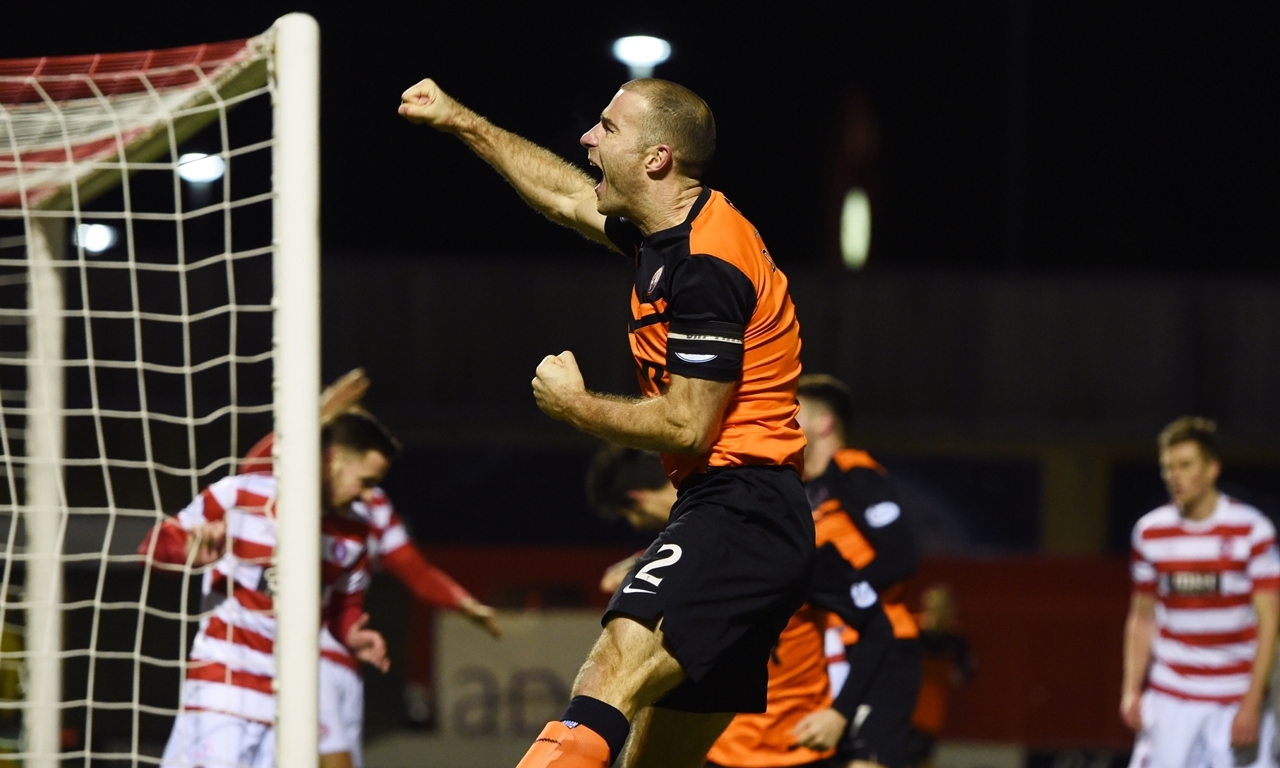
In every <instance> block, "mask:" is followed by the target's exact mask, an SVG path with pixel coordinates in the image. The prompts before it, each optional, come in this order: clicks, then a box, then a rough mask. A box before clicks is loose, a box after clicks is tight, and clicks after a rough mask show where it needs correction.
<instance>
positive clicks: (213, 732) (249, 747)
mask: <svg viewBox="0 0 1280 768" xmlns="http://www.w3.org/2000/svg"><path fill="white" fill-rule="evenodd" d="M268 727H269V726H266V724H264V723H257V722H254V721H252V720H245V719H243V718H239V717H235V716H233V715H226V714H222V713H221V712H205V711H200V710H187V711H183V712H179V713H178V716H177V718H175V719H174V722H173V729H172V730H171V731H170V732H169V741H168V743H167V744H166V745H165V749H164V757H163V759H162V761H161V766H163V768H195V766H201V767H202V768H204V767H207V768H240V767H241V766H244V765H251V764H253V759H254V756H255V754H256V752H257V748H258V746H259V742H260V741H261V739H262V737H263V731H264V728H268ZM272 744H273V745H274V740H273V741H272Z"/></svg>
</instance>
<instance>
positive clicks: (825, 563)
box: [809, 541, 884, 632]
mask: <svg viewBox="0 0 1280 768" xmlns="http://www.w3.org/2000/svg"><path fill="white" fill-rule="evenodd" d="M809 601H810V602H812V603H813V604H814V605H817V606H819V607H821V608H825V609H826V610H828V611H831V612H832V613H834V614H836V615H837V616H839V617H840V619H841V620H842V621H844V623H845V624H847V625H848V626H849V627H850V628H851V629H855V630H857V631H858V632H861V631H862V630H863V628H864V627H866V626H867V625H868V624H870V623H871V622H872V621H874V620H875V619H876V616H877V614H878V615H880V616H883V615H884V609H883V608H882V607H881V605H880V595H879V594H878V593H877V592H876V590H875V587H872V586H871V585H870V584H868V583H867V582H866V581H865V580H862V579H860V578H859V576H858V572H857V570H855V569H854V567H853V565H852V564H850V563H849V561H848V560H846V559H845V558H844V556H843V555H841V554H840V550H838V549H836V546H835V544H833V543H832V542H830V541H828V542H827V543H825V544H823V545H821V546H820V547H818V551H817V553H816V554H815V555H814V559H813V581H812V582H811V586H810V591H809Z"/></svg>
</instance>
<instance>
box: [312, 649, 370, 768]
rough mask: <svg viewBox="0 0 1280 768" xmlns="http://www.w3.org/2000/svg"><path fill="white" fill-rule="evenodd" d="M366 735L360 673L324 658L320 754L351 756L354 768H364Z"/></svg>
mask: <svg viewBox="0 0 1280 768" xmlns="http://www.w3.org/2000/svg"><path fill="white" fill-rule="evenodd" d="M363 734H364V681H363V680H361V679H360V673H358V672H356V671H355V670H353V669H351V668H350V667H347V666H344V665H342V664H339V663H337V662H335V661H330V660H329V659H326V658H324V657H323V656H321V657H320V754H322V755H332V754H335V753H337V752H349V753H350V754H351V764H352V765H353V766H355V768H362V767H363V765H364V755H363V752H362V751H361V748H360V744H361V740H362V737H363Z"/></svg>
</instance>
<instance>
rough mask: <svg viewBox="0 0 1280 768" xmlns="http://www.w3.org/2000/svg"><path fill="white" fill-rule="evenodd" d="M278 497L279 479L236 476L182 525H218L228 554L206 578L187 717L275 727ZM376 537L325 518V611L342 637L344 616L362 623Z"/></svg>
mask: <svg viewBox="0 0 1280 768" xmlns="http://www.w3.org/2000/svg"><path fill="white" fill-rule="evenodd" d="M275 492H276V480H275V478H274V477H272V476H271V475H266V474H250V475H234V476H231V477H227V478H224V479H223V480H219V481H218V482H216V483H214V484H212V485H210V486H209V487H208V488H206V489H205V490H204V491H202V492H201V493H200V495H199V496H198V497H196V499H195V501H193V502H191V504H189V505H188V506H187V507H186V508H185V509H183V510H182V511H181V512H179V513H178V515H177V517H176V521H177V523H178V525H180V526H182V528H184V529H186V530H188V531H190V530H193V529H195V528H197V527H199V526H201V525H204V524H205V523H208V522H213V521H217V520H223V521H225V522H226V526H227V547H226V553H225V554H224V555H223V556H222V558H221V559H220V560H219V561H218V562H217V563H215V564H214V566H213V567H212V568H211V569H210V570H208V571H206V572H205V581H204V594H205V599H206V601H207V603H206V607H208V605H211V604H212V605H213V608H212V611H211V612H210V613H209V614H208V615H207V616H205V617H204V618H203V619H201V621H200V631H199V632H198V633H197V635H196V639H195V642H194V644H193V645H192V648H191V654H190V657H189V661H188V664H187V676H186V684H185V685H184V687H183V692H184V701H183V706H184V707H185V708H186V709H200V710H212V711H217V712H225V713H227V714H232V715H236V716H238V717H243V718H246V719H250V720H259V721H262V722H268V723H270V722H273V721H274V719H275V695H274V693H273V680H274V677H275V658H274V656H273V654H274V650H275V636H276V617H275V608H274V603H273V600H272V594H273V592H274V581H275V579H274V575H275V574H274V569H273V568H272V567H271V558H272V556H273V555H274V553H275V544H276V527H275ZM368 536H369V526H368V523H366V522H365V521H364V520H363V519H362V518H359V517H357V516H355V515H347V516H343V517H339V516H334V515H324V516H323V517H322V518H321V568H320V572H321V581H322V584H323V590H324V591H323V594H322V605H323V606H324V610H325V617H326V619H330V620H331V622H333V623H338V624H340V625H343V626H339V627H335V629H334V635H336V636H338V637H341V636H342V635H343V634H344V630H345V629H346V628H347V627H348V626H349V623H348V622H347V621H346V620H345V619H339V618H338V617H339V615H340V614H350V613H351V609H353V608H354V609H355V610H356V611H357V615H358V607H359V605H360V604H361V602H362V601H363V594H364V590H365V589H366V588H367V587H368V584H369V554H368V549H367V547H366V543H365V542H366V540H367V539H368ZM322 645H323V643H322ZM339 647H340V646H339ZM329 650H336V649H329ZM342 650H344V651H345V649H342Z"/></svg>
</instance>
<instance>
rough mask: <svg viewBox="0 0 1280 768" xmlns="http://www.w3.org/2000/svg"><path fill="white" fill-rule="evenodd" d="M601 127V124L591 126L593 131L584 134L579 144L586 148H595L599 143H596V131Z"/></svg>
mask: <svg viewBox="0 0 1280 768" xmlns="http://www.w3.org/2000/svg"><path fill="white" fill-rule="evenodd" d="M599 127H600V124H599V123H596V124H595V125H593V126H591V130H589V131H587V132H586V133H584V134H582V138H580V139H578V143H579V144H581V145H582V146H584V147H594V146H596V145H597V144H598V143H599V142H597V141H596V129H597V128H599Z"/></svg>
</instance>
